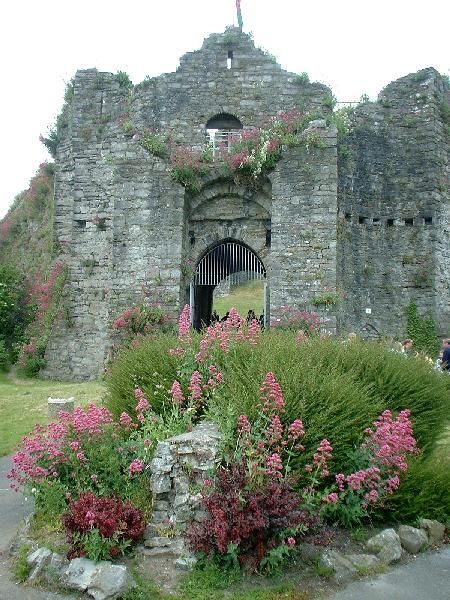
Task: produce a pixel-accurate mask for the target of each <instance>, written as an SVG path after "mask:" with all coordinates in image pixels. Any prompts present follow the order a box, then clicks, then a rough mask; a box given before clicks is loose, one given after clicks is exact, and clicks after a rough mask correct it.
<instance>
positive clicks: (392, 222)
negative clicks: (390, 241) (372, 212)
mask: <svg viewBox="0 0 450 600" xmlns="http://www.w3.org/2000/svg"><path fill="white" fill-rule="evenodd" d="M386 225H387V226H388V227H394V219H388V220H387V221H386Z"/></svg>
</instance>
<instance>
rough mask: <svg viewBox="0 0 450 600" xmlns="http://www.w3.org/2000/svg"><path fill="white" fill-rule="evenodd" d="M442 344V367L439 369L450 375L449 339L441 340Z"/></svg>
mask: <svg viewBox="0 0 450 600" xmlns="http://www.w3.org/2000/svg"><path fill="white" fill-rule="evenodd" d="M442 344H443V347H444V349H443V352H442V365H441V368H442V370H443V371H447V372H449V373H450V338H446V339H445V340H442Z"/></svg>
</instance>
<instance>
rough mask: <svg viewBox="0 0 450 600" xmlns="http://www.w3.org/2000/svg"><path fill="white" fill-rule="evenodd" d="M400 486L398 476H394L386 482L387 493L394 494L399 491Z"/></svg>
mask: <svg viewBox="0 0 450 600" xmlns="http://www.w3.org/2000/svg"><path fill="white" fill-rule="evenodd" d="M399 486H400V479H399V477H398V475H394V477H391V478H390V479H388V480H387V481H386V492H387V493H388V494H393V493H394V492H395V490H397V489H398V488H399Z"/></svg>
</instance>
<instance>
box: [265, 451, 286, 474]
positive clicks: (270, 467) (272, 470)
mask: <svg viewBox="0 0 450 600" xmlns="http://www.w3.org/2000/svg"><path fill="white" fill-rule="evenodd" d="M265 472H266V475H273V476H275V477H278V478H279V477H281V476H282V472H283V461H282V460H281V457H280V455H279V454H278V452H274V453H273V454H272V455H271V456H268V457H267V459H266V471H265Z"/></svg>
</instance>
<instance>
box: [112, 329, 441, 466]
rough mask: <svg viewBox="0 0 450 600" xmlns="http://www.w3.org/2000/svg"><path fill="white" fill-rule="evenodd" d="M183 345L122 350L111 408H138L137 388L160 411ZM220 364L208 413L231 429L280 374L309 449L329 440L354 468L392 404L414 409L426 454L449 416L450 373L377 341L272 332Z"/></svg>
mask: <svg viewBox="0 0 450 600" xmlns="http://www.w3.org/2000/svg"><path fill="white" fill-rule="evenodd" d="M175 346H176V340H175V338H174V337H173V336H170V335H161V336H158V337H156V338H152V339H148V340H144V341H143V342H142V343H141V344H140V345H139V346H137V347H135V348H128V349H126V350H123V351H122V352H121V353H120V354H119V356H118V357H117V359H116V360H115V361H114V363H113V364H112V366H111V368H110V372H109V374H108V376H107V387H108V390H109V400H108V408H109V409H110V410H111V411H112V412H113V414H114V415H115V416H118V415H120V413H121V412H122V411H129V412H131V413H132V411H133V409H134V405H135V402H136V401H135V398H134V389H135V388H136V387H140V388H141V389H142V390H143V392H144V394H145V395H146V397H147V398H149V400H152V404H153V406H154V409H155V410H156V411H158V410H159V407H160V406H161V403H162V402H163V401H164V396H165V395H167V390H169V389H170V387H171V385H172V383H173V381H174V380H175V379H177V370H178V369H179V368H180V367H181V361H180V359H179V358H177V357H174V356H170V354H169V349H170V348H173V347H175ZM213 363H214V364H216V365H217V366H218V367H219V368H220V370H221V371H222V372H223V375H224V383H223V384H222V385H221V386H220V387H219V388H218V389H217V390H216V393H215V395H214V396H213V397H212V399H211V400H210V403H209V408H208V414H209V416H210V417H211V418H213V419H214V420H216V421H217V422H218V423H219V424H221V426H222V428H223V429H224V431H227V430H229V429H230V427H233V426H234V424H235V422H236V417H237V416H239V415H240V414H246V415H247V416H248V417H250V418H253V417H254V416H255V413H256V403H257V401H258V398H259V389H260V387H261V385H262V382H263V380H264V377H265V375H266V374H267V373H268V372H269V371H272V372H273V373H274V374H275V376H276V378H277V380H278V382H279V383H280V385H281V388H282V390H283V394H284V399H285V402H286V419H287V420H290V421H293V420H294V419H296V418H301V419H302V420H303V422H304V425H305V431H306V435H305V439H304V443H305V446H306V448H307V449H309V450H311V449H314V448H315V447H316V446H317V444H318V443H319V442H320V440H321V439H323V438H324V437H326V438H327V439H328V440H329V441H330V442H331V444H332V446H333V447H334V449H335V450H334V466H335V468H336V469H343V468H344V466H346V464H347V461H348V453H349V452H350V451H351V450H352V449H353V448H354V446H355V445H356V444H358V443H359V442H360V441H361V439H362V437H363V432H364V429H365V428H366V427H368V426H370V425H371V424H372V422H373V421H374V420H375V419H376V418H377V417H378V416H379V415H380V414H381V413H382V412H383V410H385V409H390V410H392V411H400V410H402V409H404V408H409V409H410V410H411V420H412V422H413V425H414V432H415V435H416V438H417V441H418V445H419V447H420V448H421V450H422V452H423V455H424V456H428V455H429V454H430V453H431V451H432V450H433V448H434V446H435V442H436V440H437V439H438V438H439V436H440V435H441V434H442V432H443V430H444V428H445V427H446V423H448V420H449V406H450V399H449V387H450V386H449V382H448V381H447V379H449V378H446V377H445V376H442V375H441V374H439V373H436V372H434V371H433V370H432V369H431V368H430V366H429V365H428V364H427V363H426V362H425V361H423V360H422V359H416V358H405V357H404V356H403V355H401V354H397V353H394V352H389V351H388V350H386V349H385V348H384V346H382V345H381V344H377V343H368V342H362V341H357V340H355V341H352V342H347V343H343V342H341V341H340V340H339V339H337V338H329V339H326V340H319V339H317V338H311V339H308V340H307V341H305V342H304V343H303V344H301V345H298V344H297V343H296V342H295V334H293V333H291V332H283V331H276V332H274V331H272V332H267V333H265V334H264V335H263V338H262V341H261V342H260V343H259V344H258V345H257V346H251V345H249V344H247V343H238V344H235V345H234V346H233V347H232V348H231V349H230V351H229V352H228V353H227V354H224V353H222V352H220V353H217V355H216V356H215V357H214V359H213ZM161 386H162V388H161Z"/></svg>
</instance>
